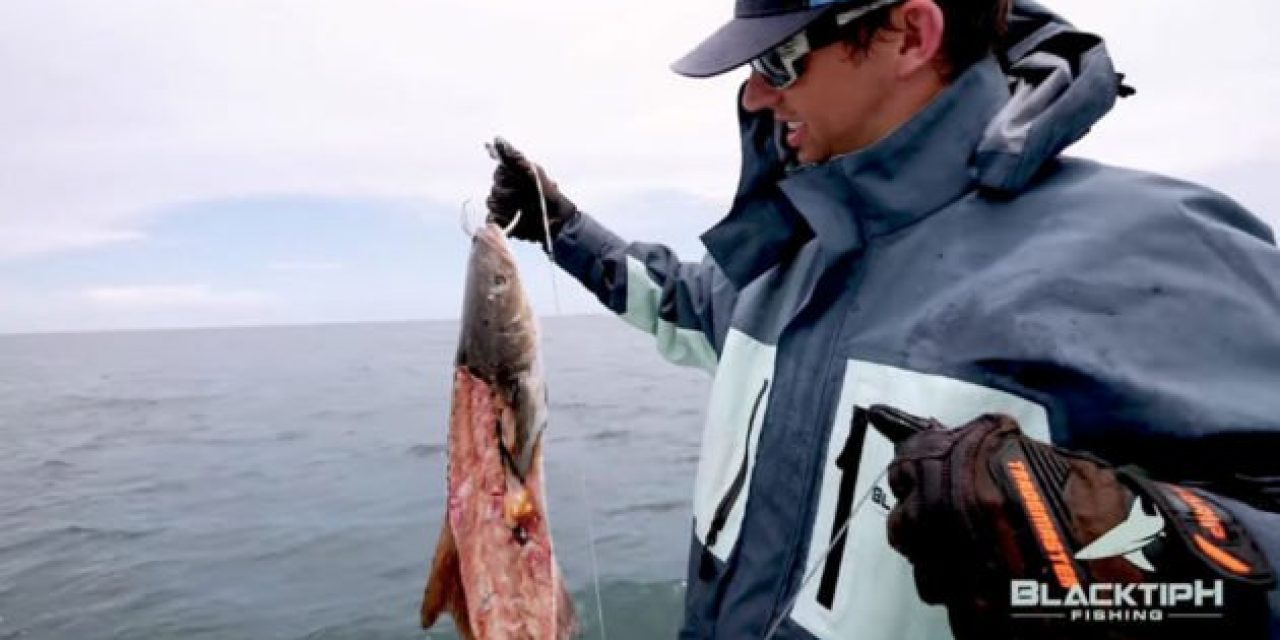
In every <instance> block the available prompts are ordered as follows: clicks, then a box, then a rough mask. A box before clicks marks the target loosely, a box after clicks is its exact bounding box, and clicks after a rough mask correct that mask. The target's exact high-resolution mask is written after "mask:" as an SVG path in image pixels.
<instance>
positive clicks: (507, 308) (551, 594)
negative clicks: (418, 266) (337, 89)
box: [422, 224, 577, 640]
mask: <svg viewBox="0 0 1280 640" xmlns="http://www.w3.org/2000/svg"><path fill="white" fill-rule="evenodd" d="M546 423H547V402H546V390H545V387H544V385H543V380H542V373H541V369H540V366H539V361H538V330H537V325H536V322H535V320H534V316H533V313H532V311H531V310H530V308H529V303H528V301H527V299H526V298H525V293H524V290H523V288H522V287H521V286H520V279H519V274H518V273H517V271H516V265H515V260H514V256H512V254H511V249H510V247H509V246H508V244H507V240H506V237H505V236H504V234H503V232H502V230H501V229H500V228H499V227H497V226H496V225H493V224H488V225H485V226H484V227H483V228H481V229H480V230H479V231H478V232H477V233H476V234H475V236H474V238H473V240H472V248H471V258H470V264H469V265H468V270H467V283H466V290H465V292H464V302H463V310H462V331H461V336H460V337H459V342H458V355H457V360H456V365H455V370H454V377H453V407H452V409H451V412H450V416H449V461H448V473H447V475H448V508H447V513H446V517H445V519H444V525H443V526H442V527H441V531H440V540H439V542H438V543H437V545H436V552H435V559H434V561H433V562H432V567H431V576H430V578H429V579H428V580H427V587H426V592H425V594H424V596H423V602H422V626H423V628H428V627H430V626H431V625H432V624H434V623H435V621H436V619H437V618H438V617H439V616H440V613H441V612H442V611H444V610H446V609H447V610H448V611H449V612H450V613H451V614H452V616H453V620H454V624H455V625H456V626H457V627H458V630H459V632H460V633H461V634H462V636H463V637H464V638H480V639H482V640H490V639H497V638H510V639H530V640H533V639H536V640H558V639H561V638H567V637H570V636H571V635H572V634H573V633H574V632H575V630H576V627H577V621H576V619H575V617H574V613H573V604H572V600H571V599H570V597H569V595H568V593H567V592H566V591H565V588H564V584H563V581H562V578H561V575H560V569H559V567H558V565H557V564H556V562H555V556H554V555H553V553H552V548H551V532H550V530H549V528H548V526H547V512H546V502H545V498H544V492H543V483H542V454H541V446H542V438H541V436H542V432H543V429H544V428H545V426H546Z"/></svg>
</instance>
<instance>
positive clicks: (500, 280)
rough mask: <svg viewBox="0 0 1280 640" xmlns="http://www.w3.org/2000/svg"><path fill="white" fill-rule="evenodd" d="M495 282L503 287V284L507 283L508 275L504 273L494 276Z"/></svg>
mask: <svg viewBox="0 0 1280 640" xmlns="http://www.w3.org/2000/svg"><path fill="white" fill-rule="evenodd" d="M493 283H494V284H495V285H498V286H499V287H501V286H502V285H504V284H506V283H507V277H506V276H504V275H502V274H498V275H496V276H494V277H493Z"/></svg>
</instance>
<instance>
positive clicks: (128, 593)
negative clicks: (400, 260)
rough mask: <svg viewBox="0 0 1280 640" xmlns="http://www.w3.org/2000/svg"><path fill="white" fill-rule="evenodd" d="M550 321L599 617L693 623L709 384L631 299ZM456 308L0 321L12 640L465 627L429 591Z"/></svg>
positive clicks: (582, 609)
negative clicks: (158, 321) (443, 616)
mask: <svg viewBox="0 0 1280 640" xmlns="http://www.w3.org/2000/svg"><path fill="white" fill-rule="evenodd" d="M542 325H543V352H544V361H545V365H546V369H547V376H548V381H549V391H550V397H551V426H550V431H549V432H548V436H547V437H548V441H547V444H546V446H545V447H544V449H545V454H546V482H547V492H548V500H549V511H550V518H551V524H552V531H553V534H554V540H555V544H556V553H557V556H558V558H559V561H560V563H561V566H562V568H563V569H564V573H565V576H566V578H567V580H568V582H569V586H570V587H571V590H572V592H573V594H574V597H575V600H576V603H577V608H578V616H579V619H580V621H581V623H582V626H583V629H584V636H583V637H586V638H600V637H606V636H607V637H608V638H610V639H613V640H624V639H631V638H634V639H640V638H645V639H651V638H664V637H672V636H673V635H674V633H675V630H676V627H677V624H678V620H679V616H680V613H681V601H682V598H683V586H682V584H681V579H682V577H683V568H684V562H685V554H686V552H687V548H688V544H687V541H688V535H689V533H688V530H689V522H690V498H691V495H692V481H693V474H694V469H695V465H696V460H697V449H698V444H699V440H700V437H701V425H702V411H703V404H704V402H705V398H706V394H707V391H708V388H709V380H708V378H707V377H706V376H705V375H704V374H702V373H700V372H697V371H692V370H687V369H681V368H678V367H675V366H674V365H670V364H667V363H665V362H663V361H662V360H661V359H660V358H659V357H658V356H657V354H656V353H655V351H654V349H653V347H652V344H651V341H650V340H649V338H648V337H647V336H645V335H643V334H642V333H640V332H638V331H635V330H634V329H631V328H630V327H627V326H625V325H624V324H623V323H621V322H620V321H618V320H617V319H614V318H609V317H565V318H552V319H549V320H544V321H543V323H542ZM457 329H458V327H457V323H455V322H422V323H393V324H363V325H338V326H310V327H281V328H255V329H214V330H191V331H165V332H141V333H104V334H77V335H39V336H37V335H29V336H0V638H3V639H7V638H77V639H78V638H255V639H257V638H423V637H432V638H447V637H454V634H453V633H452V631H451V629H450V627H449V625H448V624H447V623H446V624H443V625H438V627H437V628H436V629H433V630H432V631H431V632H423V631H421V630H420V629H418V627H417V610H418V604H419V599H420V597H421V594H422V588H423V584H424V581H425V577H426V574H427V570H428V566H429V563H430V560H431V556H432V551H433V549H434V546H435V541H436V536H437V534H438V533H439V530H440V525H441V519H442V516H443V508H444V500H445V499H444V465H445V456H446V451H445V446H444V442H445V431H446V427H447V421H448V411H449V407H448V398H449V392H450V385H451V382H452V365H451V362H452V358H453V351H454V347H455V341H456V337H457ZM593 541H594V544H593ZM593 548H594V552H595V553H594V554H593V553H592V550H593ZM593 555H594V560H595V561H594V562H593ZM593 567H595V568H596V569H598V571H596V570H593ZM597 577H598V581H599V584H600V600H601V605H602V606H601V607H599V609H602V610H603V616H600V615H599V614H598V613H597V611H598V607H597V603H596V589H595V584H596V581H597V580H596V578H597ZM602 627H603V628H602ZM602 631H603V632H604V633H602Z"/></svg>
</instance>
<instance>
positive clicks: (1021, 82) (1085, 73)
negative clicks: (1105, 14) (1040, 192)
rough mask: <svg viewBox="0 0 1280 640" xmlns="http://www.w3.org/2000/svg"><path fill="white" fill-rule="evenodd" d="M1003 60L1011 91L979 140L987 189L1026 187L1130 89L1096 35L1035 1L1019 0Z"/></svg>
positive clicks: (979, 168)
mask: <svg viewBox="0 0 1280 640" xmlns="http://www.w3.org/2000/svg"><path fill="white" fill-rule="evenodd" d="M997 57H998V58H999V59H1000V61H1001V66H1002V67H1003V69H1004V72H1005V75H1006V76H1007V77H1008V78H1009V86H1010V93H1011V96H1010V98H1009V101H1008V103H1006V104H1005V106H1004V108H1002V109H1001V110H1000V111H999V112H998V113H997V114H996V115H995V117H994V118H992V120H991V123H990V125H989V126H988V127H987V130H986V132H985V134H984V136H983V138H982V140H981V142H980V143H979V144H978V148H977V153H976V157H975V158H974V166H975V169H976V172H975V176H976V178H977V180H978V182H979V184H981V186H983V187H986V188H988V189H994V190H998V191H1005V192H1014V193H1016V192H1018V191H1021V190H1022V189H1023V188H1024V187H1026V185H1027V184H1028V183H1029V182H1030V181H1031V179H1032V177H1034V176H1035V174H1036V173H1037V172H1038V171H1039V170H1040V168H1041V167H1043V166H1044V165H1045V164H1046V163H1048V162H1049V161H1050V160H1052V159H1053V158H1055V157H1057V156H1058V154H1059V153H1061V152H1062V150H1063V149H1065V148H1067V147H1068V146H1069V145H1071V144H1072V143H1074V142H1076V141H1077V140H1079V139H1080V138H1082V137H1084V134H1086V133H1088V131H1089V129H1090V128H1091V127H1093V125H1094V123H1096V122H1097V121H1098V120H1101V119H1102V117H1103V116H1104V115H1106V114H1107V112H1108V111H1110V110H1111V107H1112V105H1114V104H1115V101H1116V98H1117V97H1118V96H1127V95H1129V94H1130V93H1132V89H1130V88H1128V87H1126V86H1124V85H1123V84H1122V80H1123V76H1122V75H1120V74H1117V73H1116V71H1115V68H1114V67H1113V66H1112V64H1111V56H1110V55H1109V54H1108V53H1107V48H1106V45H1105V44H1103V42H1102V39H1101V38H1099V37H1098V36H1096V35H1093V34H1089V33H1084V32H1082V31H1077V30H1076V29H1075V28H1074V27H1072V26H1071V25H1070V24H1069V23H1067V22H1066V21H1065V20H1063V19H1062V18H1060V17H1058V16H1057V15H1055V14H1053V13H1052V12H1050V11H1049V10H1048V9H1045V8H1044V7H1043V6H1041V5H1040V4H1039V3H1037V2H1033V1H1031V0H1017V2H1016V3H1015V4H1014V5H1013V13H1012V15H1011V16H1010V20H1009V30H1008V32H1007V33H1006V35H1005V37H1004V38H1003V40H1002V41H1001V42H1000V44H999V48H998V51H997Z"/></svg>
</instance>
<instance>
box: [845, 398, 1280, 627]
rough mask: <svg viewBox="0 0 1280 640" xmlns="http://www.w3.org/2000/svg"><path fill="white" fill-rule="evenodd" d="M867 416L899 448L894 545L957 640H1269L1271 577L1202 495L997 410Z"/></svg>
mask: <svg viewBox="0 0 1280 640" xmlns="http://www.w3.org/2000/svg"><path fill="white" fill-rule="evenodd" d="M869 417H870V422H871V424H872V425H873V426H874V427H876V428H877V430H879V431H880V432H881V433H883V434H885V435H886V437H888V438H889V439H890V440H893V441H894V442H895V443H896V455H895V458H894V460H893V463H892V464H891V465H890V467H889V484H890V487H891V488H892V490H893V493H894V495H895V496H896V497H897V499H898V502H897V505H896V506H895V507H894V508H893V510H892V512H891V513H890V514H889V519H888V530H889V543H890V544H891V545H892V546H893V547H894V548H895V549H897V550H898V551H899V552H900V553H902V554H903V555H904V556H906V558H907V559H908V560H909V561H910V562H911V564H912V565H913V569H914V573H915V581H916V588H917V590H918V591H919V593H920V597H921V598H922V599H923V600H924V601H925V602H928V603H931V604H943V605H946V606H947V610H948V615H949V618H950V621H951V627H952V632H953V633H954V634H955V636H956V637H957V638H959V639H960V640H967V639H970V638H983V639H987V638H1023V637H1028V638H1029V637H1034V638H1094V637H1102V638H1139V637H1170V634H1171V633H1176V634H1181V633H1183V632H1185V631H1188V630H1190V628H1191V627H1195V628H1196V629H1198V630H1203V631H1208V630H1214V631H1217V630H1225V629H1229V630H1231V631H1232V634H1233V635H1232V636H1231V637H1232V638H1237V637H1238V638H1246V637H1264V636H1265V633H1266V631H1265V625H1266V624H1267V617H1268V616H1267V608H1266V606H1267V604H1266V592H1267V590H1269V589H1270V588H1271V587H1272V586H1274V585H1275V577H1274V575H1273V574H1272V572H1271V569H1270V565H1269V564H1268V563H1267V561H1266V558H1265V557H1264V556H1263V554H1262V552H1261V550H1260V549H1259V548H1258V546H1257V545H1256V544H1255V543H1254V541H1253V540H1252V538H1251V537H1250V536H1249V534H1248V532H1247V531H1245V530H1244V528H1243V527H1241V526H1240V524H1239V523H1238V522H1237V521H1236V519H1235V518H1234V517H1233V516H1232V515H1231V513H1230V512H1228V511H1227V510H1225V509H1223V508H1222V507H1220V506H1219V505H1218V504H1216V503H1215V501H1214V499H1213V497H1212V496H1211V495H1210V494H1206V493H1203V492H1200V491H1198V490H1196V489H1192V488H1187V487H1182V486H1178V485H1175V484H1169V483H1165V482H1157V481H1154V480H1151V479H1148V478H1145V477H1143V476H1142V475H1140V474H1139V473H1137V472H1136V471H1134V470H1131V469H1116V468H1114V467H1112V466H1111V465H1109V464H1107V463H1106V462H1104V461H1102V460H1099V459H1097V458H1095V457H1093V456H1091V455H1088V454H1085V453H1078V452H1074V451H1067V450H1064V449H1060V448H1058V447H1054V446H1051V445H1048V444H1044V443H1041V442H1037V441H1035V440H1032V439H1031V438H1028V437H1027V436H1026V435H1024V434H1023V433H1022V430H1021V429H1020V428H1019V426H1018V423H1017V422H1016V421H1015V420H1014V419H1013V418H1010V417H1009V416H1005V415H995V414H990V415H984V416H981V417H979V418H977V419H975V420H973V421H972V422H969V423H968V424H965V425H964V426H961V427H959V428H956V429H946V428H945V427H943V425H941V424H940V423H938V422H936V421H933V420H925V419H922V418H918V417H915V416H912V415H910V414H907V413H904V412H901V411H898V410H896V409H892V408H889V407H883V406H877V407H872V409H871V410H870V412H869ZM1156 618H1158V620H1157V619H1156Z"/></svg>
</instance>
